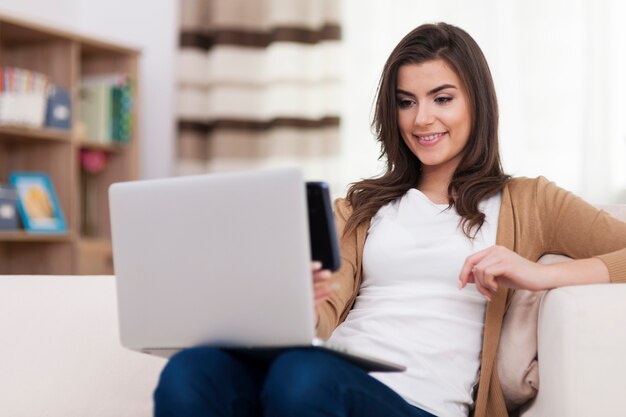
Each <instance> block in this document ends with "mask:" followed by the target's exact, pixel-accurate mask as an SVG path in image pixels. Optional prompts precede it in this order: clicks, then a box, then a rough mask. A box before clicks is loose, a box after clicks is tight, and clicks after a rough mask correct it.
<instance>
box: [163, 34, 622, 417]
mask: <svg viewBox="0 0 626 417" xmlns="http://www.w3.org/2000/svg"><path fill="white" fill-rule="evenodd" d="M374 126H375V128H376V132H377V135H378V140H379V141H380V143H381V150H382V152H381V155H382V156H384V157H386V159H387V170H386V172H385V173H384V175H383V176H381V177H380V178H375V179H368V180H364V181H361V182H358V183H355V184H353V185H352V186H351V188H350V190H349V192H348V196H347V198H346V199H345V200H338V201H337V202H336V203H335V213H336V219H337V226H338V229H339V233H340V236H341V252H342V257H343V263H342V268H341V270H340V271H338V272H337V273H336V274H335V275H333V276H332V277H331V278H330V279H328V278H329V276H330V274H329V273H328V272H327V271H320V270H319V266H317V265H316V266H315V267H314V282H315V297H316V304H317V312H318V334H319V335H320V336H321V337H324V338H329V337H330V338H331V339H332V340H336V341H341V343H342V344H345V345H348V346H353V347H354V346H355V347H357V348H358V350H359V351H362V352H364V353H370V354H374V355H376V356H382V357H386V358H389V359H390V360H394V361H396V362H400V363H403V364H405V365H407V368H408V369H407V371H406V372H403V373H377V374H371V375H368V374H366V373H365V372H363V371H362V370H360V369H359V368H357V367H355V366H353V365H351V364H349V363H346V362H344V361H342V360H341V359H338V358H336V357H334V356H330V355H327V354H324V353H320V352H313V351H309V350H297V349H294V350H291V351H287V352H286V353H284V354H282V355H281V356H279V357H278V358H276V359H275V360H273V361H263V360H260V359H255V358H251V357H245V356H242V355H241V354H235V353H233V352H229V351H223V350H218V349H211V348H197V349H191V350H188V351H184V352H182V353H180V354H178V355H177V356H176V357H174V358H173V359H172V360H171V361H170V363H169V364H168V366H167V367H166V368H165V370H164V372H163V374H162V377H161V380H160V383H159V387H158V388H157V391H156V393H155V413H156V415H157V416H170V415H185V416H195V415H198V416H200V415H203V416H238V415H241V416H257V415H258V416H296V415H297V416H418V417H419V416H433V415H434V416H439V417H444V416H445V417H448V416H453V417H457V416H459V417H461V416H467V415H468V414H469V413H471V412H473V413H474V415H475V416H477V417H479V416H480V417H483V416H489V417H491V416H507V410H506V407H505V404H504V400H503V396H502V392H501V389H500V384H499V380H498V374H497V371H496V369H495V366H494V364H495V357H496V350H497V346H498V338H499V334H500V329H501V325H502V317H503V315H504V312H505V305H506V301H507V296H508V294H509V291H508V289H509V288H523V289H530V290H541V289H547V288H554V287H559V286H563V285H575V284H584V283H600V282H607V283H608V282H626V224H624V223H622V222H619V221H617V220H615V219H613V218H611V217H609V216H608V215H606V214H605V213H603V212H599V211H597V210H596V209H594V208H593V207H591V206H590V205H588V204H586V203H585V202H583V201H582V200H580V199H579V198H577V197H575V196H573V195H572V194H570V193H568V192H566V191H564V190H561V189H559V188H558V187H556V186H555V185H554V184H553V183H550V182H548V181H547V180H545V179H543V178H538V179H521V178H520V179H512V178H510V177H509V176H507V175H505V174H504V172H503V170H502V168H501V164H500V157H499V152H498V134H497V130H498V109H497V102H496V96H495V90H494V87H493V82H492V78H491V74H490V71H489V68H488V65H487V63H486V61H485V58H484V56H483V54H482V52H481V50H480V48H479V47H478V45H477V44H476V43H475V41H474V40H473V39H472V38H471V37H470V36H469V35H468V34H467V33H466V32H464V31H463V30H461V29H459V28H456V27H454V26H450V25H447V24H444V23H440V24H437V25H422V26H420V27H418V28H416V29H415V30H413V31H412V32H411V33H409V34H408V35H407V36H406V37H405V38H404V39H403V40H402V41H400V43H399V44H398V45H397V46H396V48H395V49H394V50H393V52H392V53H391V55H390V57H389V59H388V60H387V63H386V64H385V68H384V70H383V74H382V77H381V81H380V85H379V90H378V97H377V101H376V113H375V120H374ZM545 253H561V254H565V255H568V256H570V257H571V258H574V259H576V260H573V261H571V262H566V263H562V264H556V265H550V266H545V265H539V264H537V263H536V261H537V260H538V259H539V258H540V257H541V256H542V255H543V254H545ZM468 283H471V284H474V285H469V286H468V285H467V284H468ZM477 383H478V385H477ZM472 410H473V411H472Z"/></svg>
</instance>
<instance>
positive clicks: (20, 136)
mask: <svg viewBox="0 0 626 417" xmlns="http://www.w3.org/2000/svg"><path fill="white" fill-rule="evenodd" d="M138 59H139V51H137V50H135V49H132V48H127V47H125V46H123V45H116V44H113V43H110V42H106V41H102V40H98V39H92V38H89V37H85V36H82V35H79V34H75V33H70V32H66V31H63V30H58V29H56V28H52V27H47V26H44V25H40V24H38V23H34V22H29V21H25V20H22V19H16V18H14V17H11V16H6V15H3V14H2V13H0V67H1V68H3V69H4V68H18V69H20V70H26V72H29V73H31V74H34V73H40V74H43V75H45V77H47V79H48V81H49V82H50V83H51V84H52V85H54V86H55V87H58V89H57V90H61V91H64V92H65V97H66V100H67V97H69V102H70V104H71V105H70V106H69V107H70V109H71V110H70V114H71V117H70V118H71V126H69V128H68V129H54V128H32V127H24V126H22V125H13V124H0V184H3V185H6V184H7V183H8V179H9V175H10V174H11V172H13V171H34V172H43V173H47V174H48V175H49V177H50V180H51V182H52V184H53V186H54V189H55V193H56V194H57V199H58V202H59V205H60V207H61V209H62V211H63V215H64V217H65V220H66V224H67V232H66V233H64V234H36V233H29V232H26V231H24V230H15V231H6V230H0V274H62V275H68V274H94V275H100V274H111V273H113V264H112V255H111V236H110V233H111V232H110V231H111V226H110V224H109V208H108V197H107V195H108V188H109V186H110V185H111V184H112V183H114V182H119V181H128V180H132V179H136V178H137V176H138V172H139V168H138V149H139V148H138V136H137V129H136V126H137V125H138V114H139V109H138V105H137V101H138V100H137V99H136V97H137V95H138V92H137V86H138V84H139V83H138ZM112 76H113V77H118V78H115V79H122V80H124V81H125V84H123V85H118V84H115V85H112V86H111V87H110V88H111V90H110V91H111V95H110V97H112V98H111V100H112V101H111V103H112V106H114V107H111V108H112V109H115V113H113V110H111V112H108V111H103V113H104V115H100V113H99V111H100V110H99V107H96V110H95V111H94V110H93V108H90V113H89V114H90V115H91V116H93V114H95V115H96V116H98V117H99V120H101V123H104V126H110V127H107V130H108V132H109V133H108V139H107V138H104V139H103V138H100V137H98V138H96V137H92V136H91V135H89V133H88V129H91V127H92V125H91V121H90V120H88V119H87V110H86V108H85V102H84V96H83V95H82V94H81V92H82V91H83V85H84V83H85V80H88V79H93V78H100V77H103V78H107V79H108V78H110V77H112ZM113 87H115V91H113ZM124 88H125V89H124ZM120 90H121V92H120ZM104 91H106V90H104ZM106 94H107V93H106V92H105V94H104V96H105V97H106ZM113 100H117V101H113ZM103 108H108V107H107V106H106V104H105V106H104V107H103ZM113 114H115V116H113ZM107 118H109V119H107ZM103 120H104V121H103ZM107 120H108V121H107ZM102 121H103V122H102ZM113 132H122V133H123V135H121V136H117V135H116V134H115V133H113ZM112 137H116V138H117V137H120V138H122V139H123V140H122V141H114V140H112V139H111V138H112ZM96 139H98V140H97V141H96ZM83 150H94V151H103V152H104V153H105V154H106V164H105V165H104V166H103V167H102V168H101V169H100V170H98V171H97V173H95V174H93V173H92V174H85V173H84V172H83V168H82V166H81V164H84V163H85V162H84V161H82V162H81V155H82V154H83V152H82V151H83ZM86 166H87V165H86ZM87 168H89V166H87ZM87 226H88V227H87Z"/></svg>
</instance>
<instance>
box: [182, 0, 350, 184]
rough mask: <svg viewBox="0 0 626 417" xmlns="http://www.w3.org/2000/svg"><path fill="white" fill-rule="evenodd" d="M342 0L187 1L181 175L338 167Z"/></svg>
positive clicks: (311, 173) (328, 171) (323, 172)
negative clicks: (295, 167) (283, 167)
mask: <svg viewBox="0 0 626 417" xmlns="http://www.w3.org/2000/svg"><path fill="white" fill-rule="evenodd" d="M339 9H340V2H339V1H336V0H181V34H180V51H179V56H178V106H177V108H178V132H179V133H178V141H177V143H178V163H177V170H178V174H180V175H186V174H197V173H203V172H217V171H230V170H238V169H248V168H259V167H279V166H293V165H298V166H300V167H302V168H303V169H304V171H305V175H306V176H307V177H308V178H318V179H328V178H329V177H332V176H333V175H334V174H335V173H336V172H337V169H338V166H337V165H338V158H339V150H340V149H339V110H340V96H339V92H340V90H339V87H340V84H339V83H340V59H341V56H340V49H339V48H340V35H341V29H340V26H339Z"/></svg>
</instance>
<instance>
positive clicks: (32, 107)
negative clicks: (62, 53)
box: [0, 67, 49, 127]
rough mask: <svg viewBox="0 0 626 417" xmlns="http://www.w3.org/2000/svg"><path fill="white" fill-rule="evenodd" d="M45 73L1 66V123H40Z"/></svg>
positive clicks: (44, 94)
mask: <svg viewBox="0 0 626 417" xmlns="http://www.w3.org/2000/svg"><path fill="white" fill-rule="evenodd" d="M48 87H49V81H48V77H46V76H45V75H44V74H40V73H38V72H34V71H29V70H26V69H22V68H14V67H0V124H12V125H24V126H30V127H41V126H42V125H43V123H44V121H45V115H46V99H47V92H48Z"/></svg>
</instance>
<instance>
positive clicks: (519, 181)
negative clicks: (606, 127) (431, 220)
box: [318, 177, 626, 417]
mask: <svg viewBox="0 0 626 417" xmlns="http://www.w3.org/2000/svg"><path fill="white" fill-rule="evenodd" d="M351 212H352V210H351V207H350V206H349V204H348V203H347V201H346V200H345V199H339V200H337V201H336V202H335V218H336V224H337V231H338V233H339V236H340V238H341V256H342V265H341V269H340V270H339V271H337V272H336V273H335V274H334V275H333V277H332V279H333V280H334V281H335V282H337V283H338V284H339V288H338V290H337V291H335V293H334V294H333V296H332V297H331V299H330V300H328V301H327V302H325V303H324V304H323V305H322V306H321V308H320V320H319V324H318V335H319V336H320V337H322V338H328V337H329V336H330V334H331V333H332V332H333V330H334V329H335V328H336V327H337V326H338V325H339V323H341V322H342V321H343V320H345V318H346V316H347V315H348V312H349V310H350V309H351V308H352V305H353V304H354V300H355V298H356V296H357V293H358V291H359V286H360V283H361V266H362V254H363V245H364V244H365V239H366V235H367V230H368V228H369V223H364V224H361V225H360V226H359V227H358V228H357V229H356V231H355V232H354V233H352V234H350V235H346V236H343V230H344V227H345V224H346V221H347V219H348V218H349V217H350V214H351ZM496 243H497V244H498V245H502V246H505V247H507V248H509V249H511V250H514V251H515V252H517V253H518V254H520V255H521V256H523V257H525V258H526V259H529V260H532V261H537V260H538V259H539V258H540V257H541V256H542V255H544V254H547V253H557V254H563V255H567V256H569V257H571V258H574V259H580V258H589V257H597V258H599V259H601V260H602V261H603V262H604V263H605V264H606V266H607V267H608V270H609V276H610V279H611V282H626V223H623V222H621V221H619V220H617V219H615V218H613V217H611V216H609V215H608V214H607V213H605V212H603V211H600V210H597V209H596V208H594V207H593V206H591V205H589V204H587V203H586V202H584V201H583V200H582V199H580V198H578V197H576V196H574V195H573V194H571V193H569V192H567V191H565V190H563V189H560V188H558V187H557V186H556V185H555V184H554V183H551V182H549V181H547V180H546V179H545V178H543V177H539V178H537V179H528V178H516V179H513V180H512V181H510V182H509V183H508V184H507V185H506V186H505V188H504V190H503V192H502V205H501V208H500V218H499V222H498V233H497V238H496ZM509 298H510V291H508V290H506V289H504V288H500V289H499V290H498V291H497V293H496V294H495V295H494V296H493V298H492V301H491V302H490V303H489V304H488V306H487V310H486V313H485V326H484V334H483V347H482V357H481V370H480V377H479V387H478V393H477V396H476V404H475V405H476V407H475V410H474V416H475V417H508V413H507V410H506V406H505V404H504V398H503V396H502V390H501V387H500V381H499V378H498V373H497V370H496V366H495V364H496V352H497V350H498V342H499V340H500V330H501V327H502V318H503V316H504V313H505V311H506V308H507V305H508V304H507V300H508V299H509Z"/></svg>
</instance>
